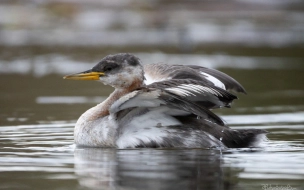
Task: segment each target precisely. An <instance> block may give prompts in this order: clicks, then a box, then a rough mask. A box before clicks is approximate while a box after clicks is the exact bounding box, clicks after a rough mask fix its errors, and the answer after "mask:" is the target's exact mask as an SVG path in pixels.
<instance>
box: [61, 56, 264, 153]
mask: <svg viewBox="0 0 304 190" xmlns="http://www.w3.org/2000/svg"><path fill="white" fill-rule="evenodd" d="M64 79H73V80H98V81H101V82H102V83H104V84H106V85H110V86H112V87H114V88H115V90H114V92H113V93H112V94H111V95H110V96H109V97H108V98H107V99H106V100H105V101H103V102H102V103H100V104H98V105H96V106H95V107H92V108H91V109H89V110H87V111H86V112H85V113H83V114H82V115H81V116H80V118H79V119H78V121H77V123H76V125H75V130H74V140H75V144H76V145H77V146H86V147H116V148H121V149H123V148H138V147H184V148H211V147H220V148H240V147H251V146H256V143H257V142H259V141H260V139H262V138H264V137H265V133H266V131H265V130H259V129H241V130H233V129H230V128H229V127H228V126H226V125H225V124H224V122H223V121H222V120H221V118H220V117H218V116H217V115H216V114H214V113H213V112H211V111H210V109H215V108H222V107H230V104H231V102H232V101H233V100H234V99H236V98H237V97H236V96H235V95H233V94H231V93H230V92H228V91H227V90H234V91H236V92H242V93H246V92H245V89H244V88H243V87H242V85H240V84H239V83H238V82H237V81H236V80H234V79H233V78H231V77H230V76H228V75H226V74H224V73H222V72H220V71H217V70H214V69H208V68H205V67H200V66H195V65H167V64H161V63H157V64H147V65H141V62H140V60H139V58H137V57H136V56H134V55H132V54H128V53H120V54H116V55H108V56H106V57H104V58H103V59H102V60H101V61H100V62H99V63H98V64H97V65H95V66H94V67H93V68H92V69H90V70H87V71H84V72H81V73H77V74H72V75H68V76H65V77H64Z"/></svg>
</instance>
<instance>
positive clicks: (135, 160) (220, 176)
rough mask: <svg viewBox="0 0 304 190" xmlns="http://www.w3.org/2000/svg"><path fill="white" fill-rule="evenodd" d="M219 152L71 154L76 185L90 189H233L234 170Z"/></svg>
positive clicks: (94, 151)
mask: <svg viewBox="0 0 304 190" xmlns="http://www.w3.org/2000/svg"><path fill="white" fill-rule="evenodd" d="M222 162H223V159H222V153H221V151H220V150H208V149H188V150H186V149H127V150H116V149H98V148H84V149H76V150H75V173H76V174H77V175H78V176H79V179H78V180H79V184H80V185H81V186H83V187H86V188H90V189H145V190H149V189H151V190H152V189H153V190H155V189H166V190H168V189H191V190H192V189H211V190H212V189H216V190H218V189H227V190H229V189H233V188H234V187H235V185H237V180H238V173H239V171H237V170H236V169H233V168H230V167H226V166H224V165H223V163H222Z"/></svg>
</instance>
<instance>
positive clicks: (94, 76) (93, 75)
mask: <svg viewBox="0 0 304 190" xmlns="http://www.w3.org/2000/svg"><path fill="white" fill-rule="evenodd" d="M104 75H105V73H103V72H93V71H91V70H88V71H84V72H81V73H76V74H72V75H67V76H64V77H63V79H70V80H99V77H100V76H104Z"/></svg>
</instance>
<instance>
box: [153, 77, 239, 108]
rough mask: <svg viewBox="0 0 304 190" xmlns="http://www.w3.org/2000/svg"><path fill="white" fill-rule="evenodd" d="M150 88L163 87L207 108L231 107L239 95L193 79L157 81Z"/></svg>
mask: <svg viewBox="0 0 304 190" xmlns="http://www.w3.org/2000/svg"><path fill="white" fill-rule="evenodd" d="M147 87H148V88H157V89H162V90H164V91H166V92H170V93H172V94H174V95H178V96H179V97H182V98H183V99H186V100H187V101H190V102H193V103H195V104H197V105H199V106H201V107H204V108H206V109H211V108H221V107H230V104H231V102H232V101H233V100H234V99H237V97H236V96H235V95H233V94H231V93H229V92H227V91H226V90H223V89H222V88H219V87H217V86H214V85H210V84H208V83H204V82H202V81H198V80H192V79H172V80H167V81H161V82H155V83H152V84H150V85H148V86H147Z"/></svg>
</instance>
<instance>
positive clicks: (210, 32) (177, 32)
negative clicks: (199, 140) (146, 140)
mask: <svg viewBox="0 0 304 190" xmlns="http://www.w3.org/2000/svg"><path fill="white" fill-rule="evenodd" d="M120 52H129V53H133V54H135V55H136V56H138V57H139V58H140V59H141V60H142V62H143V64H147V63H155V62H165V63H169V64H196V65H200V66H204V67H209V68H214V69H218V70H220V71H223V72H225V73H227V74H229V75H230V76H232V77H233V78H235V79H236V80H238V81H239V82H240V83H241V84H242V85H243V86H244V87H245V89H246V90H247V92H248V95H242V94H241V95H239V100H237V101H236V102H235V103H234V105H233V107H232V108H231V109H223V110H215V112H216V113H217V114H219V115H221V116H222V117H223V118H224V119H225V121H226V122H227V123H228V124H229V125H230V126H232V127H235V128H246V127H248V128H252V127H255V128H263V129H266V130H268V131H270V132H271V133H270V134H269V135H268V137H269V139H270V140H271V142H272V143H273V144H272V145H269V147H270V148H269V149H267V151H269V152H267V151H266V152H263V153H256V154H257V156H256V157H255V156H253V155H256V154H253V153H251V154H247V153H246V152H245V153H244V152H240V153H229V154H228V155H227V154H226V155H224V156H223V155H222V153H220V154H218V153H213V152H208V153H202V152H199V153H198V152H191V150H189V151H190V152H189V151H186V152H185V153H183V152H182V153H181V152H179V153H178V155H177V157H174V156H175V153H176V152H175V153H169V155H170V156H173V157H174V158H175V159H176V160H179V158H180V157H179V155H183V154H187V155H190V157H191V155H193V157H191V158H189V157H187V156H186V158H185V160H186V161H189V160H190V161H191V163H193V165H192V166H189V165H188V164H189V162H187V163H186V162H185V163H184V162H183V160H179V161H176V162H165V165H166V166H168V165H169V166H170V164H173V165H174V164H177V165H176V166H178V167H180V166H181V165H182V166H183V168H186V169H188V171H193V172H192V173H191V174H188V173H186V174H184V173H182V174H181V175H180V176H179V177H178V176H175V174H179V172H180V170H177V171H176V170H173V169H172V168H171V169H170V168H169V169H168V168H167V169H168V170H169V171H171V173H170V172H169V173H165V174H163V175H161V176H162V177H161V178H159V175H160V174H161V173H162V172H163V170H166V169H164V168H163V164H162V161H163V160H164V159H167V160H170V159H171V158H172V157H170V156H169V158H170V159H169V158H168V154H167V153H166V152H165V153H164V154H163V155H162V156H161V155H160V154H159V152H158V151H155V152H153V151H152V150H140V152H139V153H140V154H143V160H140V162H141V163H142V164H143V165H137V164H135V163H136V162H134V160H136V161H138V162H139V160H137V159H138V157H137V153H138V152H132V151H125V152H121V151H119V150H118V151H115V150H97V151H95V152H94V151H93V152H90V150H85V151H84V153H83V154H84V155H82V153H81V151H80V153H79V152H78V153H77V154H75V157H76V162H74V160H73V153H70V152H68V153H66V152H65V151H67V150H66V147H65V149H64V150H62V149H59V153H58V149H56V150H54V149H53V148H54V147H58V146H59V147H62V146H69V145H71V144H73V126H74V123H75V122H76V120H77V119H78V117H79V116H80V115H81V114H82V113H83V112H84V111H85V110H87V109H88V108H90V107H92V106H94V105H96V104H97V103H99V102H101V101H103V100H104V99H105V98H106V97H107V96H108V95H109V93H111V92H112V90H113V89H112V88H111V87H106V86H103V85H102V84H99V83H97V82H90V81H68V80H63V79H62V77H63V76H64V75H66V74H70V73H75V72H80V71H84V70H87V69H89V68H91V67H92V66H94V65H95V64H96V63H97V62H98V61H99V60H100V59H101V58H103V57H104V56H105V55H108V54H115V53H120ZM303 81H304V1H303V0H268V1H265V0H236V1H197V0H190V1H182V0H162V1H161V0H146V1H142V0H86V1H81V0H1V2H0V142H1V144H2V145H3V147H4V148H3V149H1V151H0V153H1V154H0V161H1V163H2V164H0V172H2V174H5V175H3V176H6V177H2V179H1V178H0V181H1V180H2V182H4V181H5V183H1V184H2V186H1V185H0V188H1V187H6V188H7V187H9V188H10V189H13V187H17V188H16V189H20V187H22V189H25V187H30V188H31V189H32V187H33V186H35V187H37V189H47V187H46V186H45V183H48V182H50V180H57V181H56V184H57V185H55V184H53V185H52V186H50V187H49V188H50V189H60V188H61V189H62V187H65V188H64V189H67V188H73V189H77V188H78V187H79V186H78V185H77V184H78V182H79V184H81V186H87V187H88V186H89V187H94V184H95V185H97V184H98V185H99V186H102V187H109V186H111V185H113V184H112V183H114V182H117V180H118V181H119V180H121V181H120V182H121V183H122V184H124V183H123V182H126V184H125V185H126V186H127V187H130V188H131V189H132V188H135V189H136V188H137V187H146V184H147V183H152V182H153V183H155V181H158V182H160V183H159V189H162V188H163V189H168V187H169V186H170V187H172V188H173V187H174V188H175V189H176V185H180V184H179V183H176V181H179V180H186V181H183V182H185V183H183V185H184V186H183V185H181V186H178V187H183V188H184V189H187V187H189V189H196V188H197V189H199V188H198V187H199V186H200V185H202V184H211V185H212V184H213V185H214V186H212V187H209V189H230V187H232V188H231V189H233V188H234V187H235V186H236V187H239V188H240V189H244V188H246V189H250V188H249V187H255V188H256V189H261V187H262V186H261V184H263V183H264V184H265V179H267V181H266V182H267V184H268V185H269V184H275V183H279V184H280V183H281V184H282V185H287V184H290V185H291V187H300V186H301V184H302V182H301V180H303V179H304V171H303V170H301V169H300V168H302V166H303V160H304V159H303V158H304V157H303V155H304V154H303V144H304V141H303V139H304V136H303V135H304V132H303V131H304V98H303V97H304V84H303ZM67 149H68V150H71V148H67ZM87 151H89V153H88V152H87ZM141 151H142V152H141ZM289 151H291V152H289ZM62 152H64V153H62ZM249 152H250V151H249ZM61 153H62V154H61ZM154 153H155V154H156V155H157V156H156V158H155V159H156V160H159V161H160V163H157V164H158V166H159V168H158V167H156V166H155V167H156V168H155V167H153V168H149V167H148V168H147V165H146V162H145V160H146V159H151V158H154V157H153V155H154ZM116 154H118V155H119V157H117V156H115V155H116ZM126 154H127V155H128V154H129V157H128V158H129V159H130V162H124V164H123V167H121V168H116V167H114V165H115V164H118V165H119V162H120V161H123V160H126V158H125V157H124V156H125V155H126ZM214 154H216V155H217V157H216V160H217V161H218V162H219V163H218V162H217V163H214V167H217V169H216V170H213V169H214V168H213V166H212V167H211V166H210V160H214V157H213V156H214ZM230 154H231V155H230ZM238 154H240V155H238ZM77 155H78V157H77ZM89 155H97V157H96V159H97V160H98V159H99V158H100V159H101V160H102V159H104V160H103V161H102V163H105V165H106V166H107V170H106V171H108V172H110V174H111V175H110V174H109V175H106V176H107V177H105V178H102V179H103V180H104V181H102V182H100V181H99V179H100V175H99V173H98V172H100V171H101V170H102V169H104V168H102V167H101V166H100V165H98V166H97V167H93V168H90V169H92V170H94V169H95V168H98V171H96V172H97V174H98V175H99V177H97V178H96V179H95V178H94V179H95V180H97V181H94V180H93V179H92V176H94V175H93V174H92V173H91V170H90V171H87V172H88V173H90V174H92V176H91V175H90V178H89V179H87V178H85V177H84V176H86V177H87V173H86V172H84V173H82V174H81V171H80V174H77V173H78V171H76V172H75V173H76V174H74V164H75V167H76V169H77V168H82V170H83V169H88V167H87V166H86V165H82V164H79V163H78V162H77V159H80V160H81V159H89V160H90V159H92V157H94V156H92V157H90V158H86V156H88V157H89ZM113 155H114V156H113ZM132 155H133V156H134V157H132ZM145 155H148V156H146V157H145ZM196 155H199V156H196ZM229 155H230V156H229ZM103 156H107V159H105V158H104V157H103ZM222 156H223V157H224V158H223V157H222ZM198 157H199V159H198ZM278 158H280V159H278ZM54 159H55V160H56V162H57V163H58V165H56V166H54V165H52V164H50V163H51V162H54ZM96 159H95V161H96ZM115 159H118V161H117V162H115V164H114V165H113V163H110V161H109V160H112V161H113V160H115ZM244 159H246V160H249V161H248V162H247V164H246V163H245V162H244V163H243V160H244ZM105 160H107V161H105ZM127 160H128V159H127ZM206 160H207V161H206ZM223 160H224V161H223ZM98 161H100V160H98ZM82 162H83V160H81V163H82ZM86 162H87V163H91V162H88V160H86ZM100 162H101V161H100ZM270 162H271V163H272V165H271V167H269V163H270ZM37 163H39V164H37ZM130 163H133V165H132V167H133V169H134V170H132V171H129V170H128V169H130V168H128V167H127V166H128V165H129V164H130ZM242 163H243V164H242ZM291 163H294V164H291ZM183 164H185V165H183ZM89 165H90V164H89ZM198 165H199V166H201V167H200V168H201V170H200V171H201V172H202V173H204V172H206V171H203V170H202V168H205V167H207V166H210V167H211V169H210V170H211V171H208V172H209V174H210V173H212V172H213V173H212V175H213V174H214V173H215V174H216V176H219V178H216V179H214V178H212V180H215V182H214V183H212V181H211V182H210V181H208V180H209V179H210V178H205V174H204V175H200V172H197V171H196V169H197V168H198V167H197V166H198ZM50 166H52V167H54V170H50ZM91 166H92V165H91ZM115 166H116V165H115ZM169 166H168V167H169ZM100 167H101V168H100ZM137 167H139V168H137ZM142 167H144V169H145V171H148V172H150V170H152V171H155V173H154V174H155V175H152V174H153V173H152V174H151V175H150V174H149V175H148V176H149V177H148V178H145V180H147V181H145V180H144V181H142V178H143V176H145V175H146V173H143V174H142V173H140V174H138V173H137V172H138V170H141V169H143V168H142ZM126 168H127V169H126ZM227 169H228V171H230V170H233V172H232V174H231V173H229V172H228V174H227V175H226V173H225V172H223V173H221V172H219V171H222V170H224V171H226V170H227ZM28 170H30V171H32V172H29V173H30V174H31V176H32V177H29V178H27V176H26V175H24V172H26V171H28ZM55 170H56V171H55ZM114 170H115V172H114V174H113V173H111V172H113V171H114ZM125 170H128V171H129V173H123V172H125ZM235 170H237V172H235ZM12 171H14V172H13V173H11V172H12ZM58 171H61V172H62V173H61V174H60V175H59V174H58V173H56V172H58ZM235 173H237V174H235ZM107 174H108V173H107ZM209 174H208V175H209ZM220 174H221V175H220ZM79 175H80V176H82V177H79ZM113 175H114V176H116V177H117V176H118V177H117V178H115V179H113V178H111V177H109V176H113ZM206 175H207V174H206ZM231 175H232V176H231ZM172 176H175V177H172ZM181 176H184V177H181ZM185 176H186V177H185ZM166 177H168V179H170V180H171V179H172V180H173V181H170V183H169V185H168V184H167V183H166V182H168V181H161V180H160V179H167V178H166ZM34 178H35V179H41V181H40V182H37V181H36V180H33V179H34ZM108 178H110V179H108ZM12 179H14V180H15V181H14V183H13V182H11V181H12ZM58 179H61V181H58ZM124 179H126V180H125V181H124ZM192 179H193V180H194V181H192ZM236 179H237V180H236ZM77 180H78V181H77ZM86 180H89V181H86ZM90 180H91V181H90ZM92 180H93V181H92ZM151 180H152V181H151ZM153 180H154V181H153ZM174 180H176V181H174ZM187 180H188V181H187ZM195 180H196V181H195ZM204 180H205V181H204ZM206 180H207V181H206ZM219 180H220V181H221V182H222V186H221V188H219V187H218V186H217V185H216V184H218V182H219ZM271 180H272V181H271ZM108 181H110V182H109V183H107V182H108ZM198 181H199V183H198ZM236 181H237V182H236ZM57 182H58V183H57ZM188 182H189V184H191V185H190V186H187V184H188ZM205 182H208V183H205ZM271 182H272V183H271ZM20 184H21V186H20ZM109 184H111V185H109ZM185 184H186V185H185ZM227 184H228V186H227ZM229 184H230V185H231V184H233V185H231V186H229ZM236 184H237V185H236ZM22 185H23V186H22ZM162 185H168V186H162ZM174 185H175V186H174ZM302 185H303V184H302ZM121 186H122V187H125V186H124V185H121ZM121 186H120V187H121ZM190 187H191V188H190ZM200 187H202V186H200ZM273 187H274V185H273ZM301 187H303V186H301ZM150 188H151V189H153V186H151V187H150ZM148 189H149V188H148ZM253 189H254V188H253Z"/></svg>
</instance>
